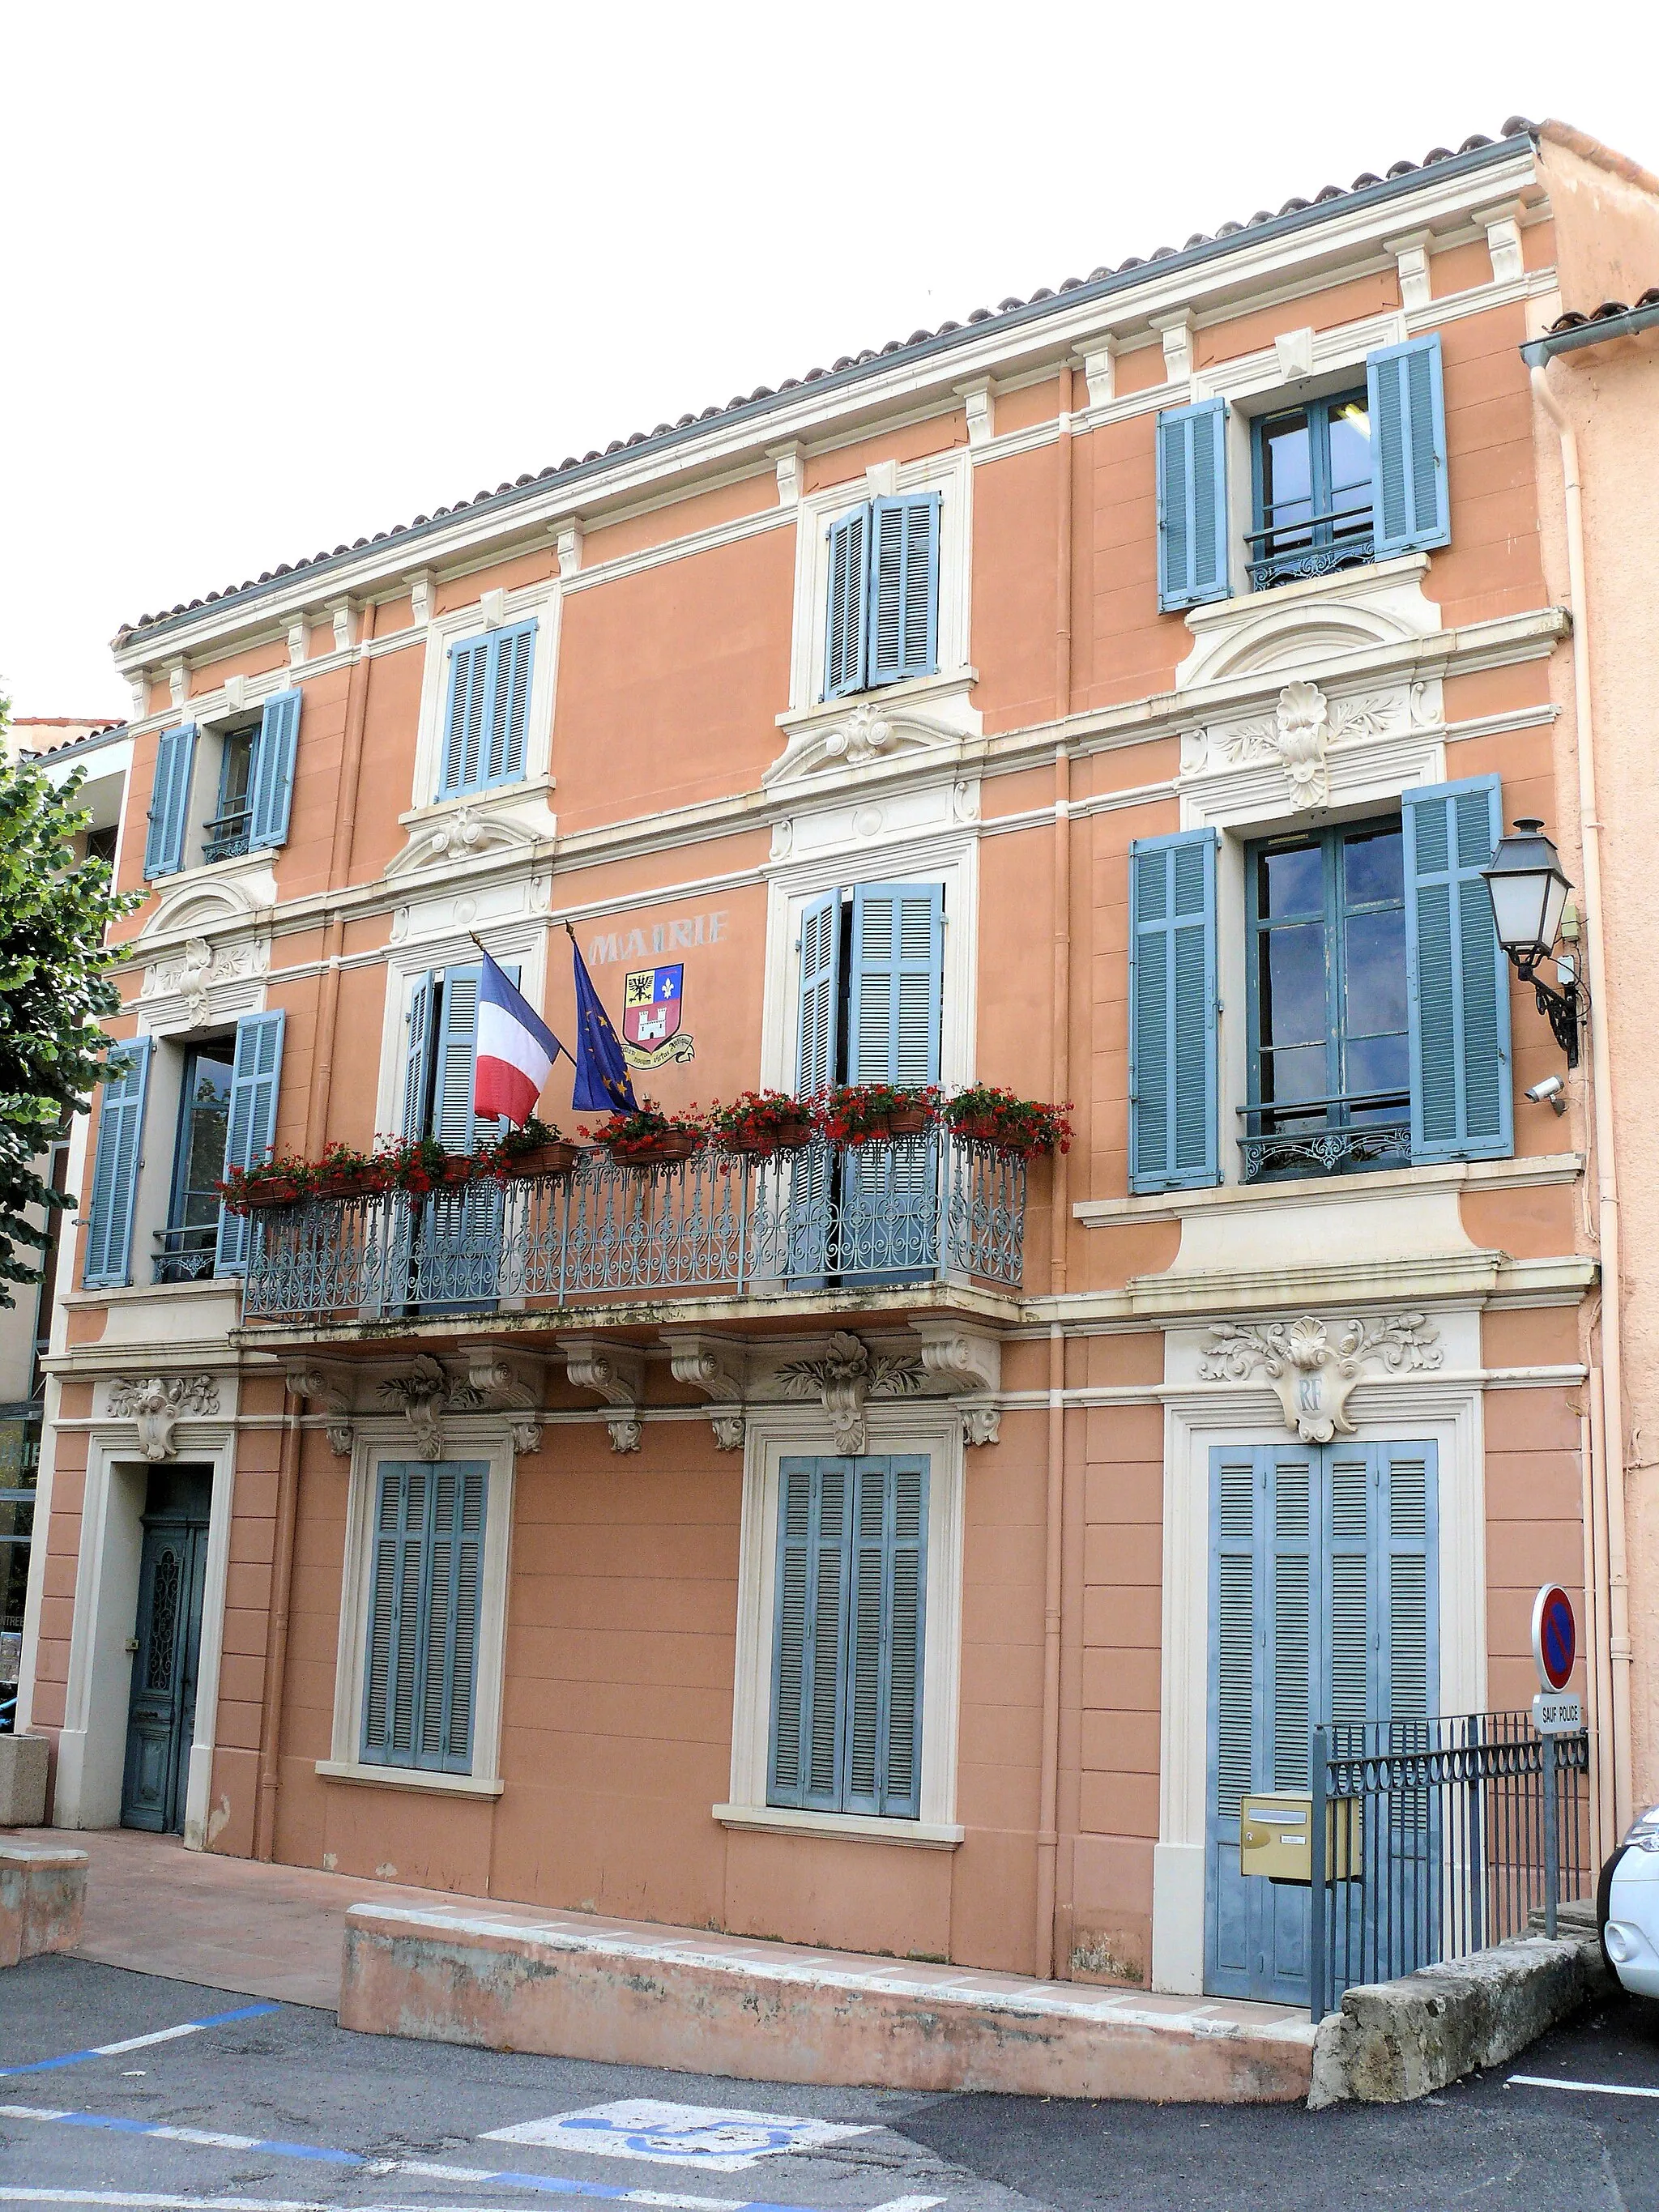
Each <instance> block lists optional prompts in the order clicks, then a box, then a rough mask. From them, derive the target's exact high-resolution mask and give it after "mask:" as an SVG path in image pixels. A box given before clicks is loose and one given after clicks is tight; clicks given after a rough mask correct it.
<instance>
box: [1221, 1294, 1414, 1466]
mask: <svg viewBox="0 0 1659 2212" xmlns="http://www.w3.org/2000/svg"><path fill="white" fill-rule="evenodd" d="M1338 1326H1339V1324H1337V1323H1334V1322H1333V1323H1331V1324H1329V1325H1327V1323H1326V1322H1322V1321H1319V1320H1316V1318H1315V1317H1314V1316H1313V1315H1311V1314H1304V1316H1302V1317H1301V1319H1300V1320H1299V1321H1293V1322H1267V1323H1265V1324H1263V1325H1262V1326H1261V1327H1256V1326H1255V1325H1253V1324H1251V1323H1249V1322H1244V1323H1237V1322H1229V1321H1221V1322H1212V1323H1211V1326H1210V1335H1211V1338H1212V1343H1211V1346H1210V1348H1209V1350H1208V1351H1207V1352H1205V1353H1204V1355H1203V1356H1202V1358H1200V1361H1199V1364H1198V1372H1199V1376H1200V1380H1201V1381H1203V1382H1206V1383H1223V1382H1231V1383H1243V1382H1248V1381H1249V1378H1250V1377H1251V1376H1253V1375H1254V1374H1255V1371H1256V1370H1257V1369H1258V1368H1260V1369H1261V1371H1262V1372H1263V1374H1265V1375H1266V1376H1267V1380H1268V1382H1269V1383H1271V1384H1272V1385H1273V1389H1274V1390H1275V1391H1276V1392H1277V1393H1278V1395H1279V1404H1280V1406H1281V1407H1283V1408H1284V1413H1285V1426H1286V1428H1288V1429H1291V1430H1293V1431H1295V1433H1296V1434H1297V1436H1298V1437H1301V1439H1302V1441H1303V1442H1304V1443H1310V1444H1328V1443H1330V1441H1331V1439H1332V1437H1351V1436H1352V1435H1353V1434H1354V1425H1353V1423H1352V1421H1351V1420H1350V1419H1348V1399H1349V1396H1350V1395H1351V1394H1352V1391H1353V1389H1354V1388H1355V1386H1356V1384H1358V1383H1359V1382H1361V1381H1362V1380H1363V1379H1364V1368H1365V1365H1366V1363H1367V1362H1368V1361H1375V1362H1376V1364H1377V1365H1378V1366H1379V1367H1381V1368H1382V1369H1383V1371H1384V1372H1385V1373H1386V1374H1389V1375H1399V1374H1406V1373H1409V1374H1417V1373H1421V1372H1422V1371H1424V1370H1432V1369H1434V1368H1437V1367H1438V1366H1439V1365H1440V1364H1441V1361H1442V1360H1443V1358H1444V1356H1445V1355H1444V1353H1443V1352H1442V1350H1441V1348H1440V1346H1439V1345H1438V1343H1437V1341H1436V1334H1437V1332H1436V1330H1435V1328H1434V1325H1433V1323H1432V1322H1431V1321H1429V1320H1428V1319H1427V1317H1426V1316H1425V1315H1423V1314H1420V1313H1406V1314H1390V1315H1388V1316H1385V1317H1384V1318H1383V1319H1382V1320H1380V1321H1362V1320H1359V1319H1357V1318H1356V1319H1354V1320H1352V1321H1350V1322H1346V1324H1345V1325H1340V1326H1341V1334H1340V1335H1337V1336H1333V1334H1332V1330H1333V1329H1334V1328H1337V1327H1338Z"/></svg>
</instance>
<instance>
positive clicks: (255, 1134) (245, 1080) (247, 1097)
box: [213, 1013, 288, 1275]
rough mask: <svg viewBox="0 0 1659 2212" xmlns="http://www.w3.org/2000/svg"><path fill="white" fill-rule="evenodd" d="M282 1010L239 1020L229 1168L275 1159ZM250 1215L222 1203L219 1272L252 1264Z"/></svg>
mask: <svg viewBox="0 0 1659 2212" xmlns="http://www.w3.org/2000/svg"><path fill="white" fill-rule="evenodd" d="M287 1018H288V1017H287V1016H286V1015H285V1014H282V1013H274V1014H244V1015H243V1016H242V1018H241V1019H240V1021H239V1022H238V1023H237V1024H236V1051H235V1054H234V1058H233V1060H232V1061H231V1073H230V1116H229V1121H228V1124H227V1127H226V1132H225V1167H226V1170H227V1171H228V1170H230V1169H232V1168H252V1167H257V1166H258V1164H259V1163H260V1162H261V1161H262V1160H266V1159H269V1158H270V1154H271V1152H272V1150H273V1148H274V1147H275V1146H276V1100H277V1092H278V1090H279V1089H280V1087H281V1084H282V1079H283V1024H284V1023H285V1022H286V1020H287ZM248 1229H249V1224H248V1218H247V1216H246V1214H245V1213H232V1212H228V1209H227V1208H226V1207H224V1206H221V1207H220V1208H219V1242H218V1248H217V1251H216V1255H215V1258H214V1263H213V1272H214V1273H215V1274H216V1275H239V1274H240V1273H243V1272H244V1270H245V1269H246V1267H247V1250H248Z"/></svg>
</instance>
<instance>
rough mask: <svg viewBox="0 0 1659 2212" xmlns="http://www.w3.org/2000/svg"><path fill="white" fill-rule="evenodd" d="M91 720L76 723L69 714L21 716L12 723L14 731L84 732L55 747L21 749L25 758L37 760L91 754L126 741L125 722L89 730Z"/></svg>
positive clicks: (98, 724)
mask: <svg viewBox="0 0 1659 2212" xmlns="http://www.w3.org/2000/svg"><path fill="white" fill-rule="evenodd" d="M89 720H91V718H90V716H88V717H87V718H86V719H84V720H76V718H75V717H74V716H73V715H68V714H36V715H27V714H25V715H20V716H19V717H18V718H17V720H15V721H14V722H13V723H12V724H11V727H12V729H13V730H27V729H37V730H38V729H60V730H61V729H77V730H79V731H80V732H81V733H82V734H81V735H80V736H79V737H75V738H62V739H61V740H60V741H59V742H58V744H55V745H27V746H21V747H20V748H19V750H20V751H21V753H22V754H23V756H24V757H25V758H27V759H28V760H37V761H39V760H59V759H61V758H62V757H63V756H64V754H65V753H73V752H80V751H81V750H83V749H84V750H86V751H88V752H92V751H94V750H96V749H97V747H98V746H100V745H106V744H112V743H113V742H114V740H115V739H116V738H124V737H125V735H126V733H127V726H126V724H125V722H101V723H94V724H93V726H92V727H91V728H88V726H87V724H88V721H89Z"/></svg>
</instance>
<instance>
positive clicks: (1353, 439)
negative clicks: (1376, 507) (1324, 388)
mask: <svg viewBox="0 0 1659 2212" xmlns="http://www.w3.org/2000/svg"><path fill="white" fill-rule="evenodd" d="M1327 422H1328V435H1329V441H1330V446H1329V452H1330V459H1329V464H1328V466H1329V477H1330V487H1331V499H1330V504H1331V506H1332V507H1333V508H1334V510H1335V511H1336V512H1337V513H1352V512H1354V511H1355V510H1357V509H1360V508H1363V509H1364V512H1365V513H1366V514H1367V515H1369V514H1370V507H1371V418H1370V414H1369V412H1368V411H1367V407H1366V400H1365V395H1364V392H1353V393H1350V394H1349V395H1347V396H1346V398H1341V399H1334V400H1332V401H1331V403H1330V407H1329V410H1328V416H1327Z"/></svg>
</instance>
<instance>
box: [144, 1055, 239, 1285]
mask: <svg viewBox="0 0 1659 2212" xmlns="http://www.w3.org/2000/svg"><path fill="white" fill-rule="evenodd" d="M234 1073H235V1069H234V1042H233V1040H232V1039H231V1038H229V1037H224V1038H222V1039H219V1040H216V1042H212V1043H210V1044H199V1045H195V1046H192V1048H191V1050H190V1051H189V1052H187V1053H186V1054H185V1069H184V1080H183V1083H182V1084H181V1085H180V1088H179V1136H178V1142H177V1144H176V1146H174V1150H173V1198H172V1204H171V1206H170V1209H169V1212H168V1215H167V1227H166V1228H165V1229H163V1230H162V1231H161V1249H160V1250H159V1251H158V1253H157V1255H156V1259H155V1279H156V1281H157V1282H158V1283H193V1282H196V1281H197V1280H199V1279H201V1278H202V1277H204V1276H207V1275H211V1274H212V1273H214V1268H215V1262H216V1254H217V1249H218V1241H219V1218H220V1205H219V1190H218V1186H219V1183H220V1181H221V1179H222V1176H223V1175H224V1172H225V1146H226V1144H227V1142H228V1138H229V1134H230V1094H231V1085H232V1080H233V1078H234Z"/></svg>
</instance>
